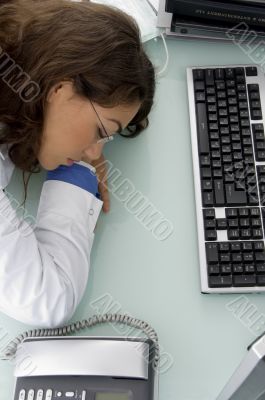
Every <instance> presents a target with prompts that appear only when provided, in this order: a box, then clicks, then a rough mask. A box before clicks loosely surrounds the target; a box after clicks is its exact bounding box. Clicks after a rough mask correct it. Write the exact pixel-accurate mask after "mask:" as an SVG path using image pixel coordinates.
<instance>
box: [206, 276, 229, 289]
mask: <svg viewBox="0 0 265 400" xmlns="http://www.w3.org/2000/svg"><path fill="white" fill-rule="evenodd" d="M229 286H232V276H231V275H224V276H210V277H209V287H211V288H218V287H220V288H222V287H229Z"/></svg>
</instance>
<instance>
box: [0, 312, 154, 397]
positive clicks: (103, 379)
mask: <svg viewBox="0 0 265 400" xmlns="http://www.w3.org/2000/svg"><path fill="white" fill-rule="evenodd" d="M108 322H111V323H121V324H125V325H129V326H131V327H133V328H137V329H140V330H141V331H142V332H143V333H145V334H146V336H147V337H148V339H144V338H141V337H96V336H74V337H65V335H68V334H72V333H74V332H76V331H79V330H81V329H85V328H90V327H92V326H95V325H97V324H102V323H108ZM0 358H1V359H5V360H10V359H12V360H13V361H14V363H15V372H14V375H15V378H16V384H15V391H14V400H58V399H61V400H67V399H73V400H158V366H159V345H158V337H157V334H156V332H155V331H154V329H153V328H152V327H151V326H150V325H149V324H148V323H146V322H145V321H142V320H139V319H136V318H132V317H130V316H128V315H121V314H104V315H102V316H101V315H94V316H92V317H90V318H88V319H85V320H83V321H79V322H76V323H73V324H71V325H67V326H65V327H62V328H55V329H39V330H36V329H35V330H29V331H27V332H25V333H23V334H22V335H20V336H19V337H17V338H16V339H15V340H13V341H12V342H11V343H10V344H9V345H8V347H7V348H6V350H5V351H4V353H3V354H2V356H1V357H0ZM25 360H27V362H25Z"/></svg>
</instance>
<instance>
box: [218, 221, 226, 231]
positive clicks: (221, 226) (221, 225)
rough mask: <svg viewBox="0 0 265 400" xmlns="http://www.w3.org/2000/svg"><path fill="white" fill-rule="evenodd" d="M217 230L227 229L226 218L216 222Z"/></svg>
mask: <svg viewBox="0 0 265 400" xmlns="http://www.w3.org/2000/svg"><path fill="white" fill-rule="evenodd" d="M216 228H217V230H224V229H227V222H226V218H218V219H217V220H216Z"/></svg>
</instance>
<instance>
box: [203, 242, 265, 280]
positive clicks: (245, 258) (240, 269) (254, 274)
mask: <svg viewBox="0 0 265 400" xmlns="http://www.w3.org/2000/svg"><path fill="white" fill-rule="evenodd" d="M205 248H206V259H207V267H208V283H209V287H211V288H222V287H223V288H224V287H231V286H233V287H248V286H265V249H264V242H263V241H240V242H239V241H237V242H219V243H205Z"/></svg>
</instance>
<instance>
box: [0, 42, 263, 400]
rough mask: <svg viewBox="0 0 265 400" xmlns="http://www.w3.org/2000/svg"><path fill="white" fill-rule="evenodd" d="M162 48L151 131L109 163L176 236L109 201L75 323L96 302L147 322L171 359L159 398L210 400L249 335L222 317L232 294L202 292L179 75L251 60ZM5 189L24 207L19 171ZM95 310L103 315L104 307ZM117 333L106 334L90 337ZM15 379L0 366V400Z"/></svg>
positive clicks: (119, 147) (36, 181)
mask: <svg viewBox="0 0 265 400" xmlns="http://www.w3.org/2000/svg"><path fill="white" fill-rule="evenodd" d="M167 43H168V48H169V55H170V62H169V68H168V71H167V73H166V75H165V76H164V77H163V78H161V79H159V81H158V84H157V92H156V98H155V105H154V108H153V111H152V114H151V116H150V126H149V128H148V130H147V131H146V132H145V133H143V134H142V135H140V136H139V137H138V138H136V139H134V140H128V139H124V138H118V139H116V140H115V142H113V143H110V144H109V145H107V146H109V147H107V146H106V151H105V155H106V157H107V158H108V159H109V160H110V161H111V162H112V163H113V165H114V166H115V167H116V168H117V169H119V170H120V171H121V173H122V177H123V178H124V179H125V178H127V179H129V180H130V181H131V182H132V183H133V184H134V186H135V190H137V191H139V192H141V193H142V194H143V195H144V196H146V197H147V199H148V200H149V201H150V203H152V204H153V205H154V206H155V207H156V208H157V210H159V211H160V212H161V213H162V214H163V215H164V216H165V218H168V219H169V220H170V221H171V222H172V224H173V226H174V231H173V233H172V234H171V235H170V236H169V237H168V238H167V239H166V240H162V241H159V240H157V239H156V238H155V237H154V236H153V235H152V234H151V232H150V231H149V230H147V229H146V227H144V226H143V225H142V224H141V223H140V222H139V221H138V220H137V219H136V218H135V216H134V215H133V214H131V213H129V212H128V211H127V210H126V208H125V207H124V204H123V203H122V202H121V201H120V200H119V199H118V198H117V196H115V195H114V194H112V204H111V212H110V213H109V214H108V215H101V217H100V219H99V221H98V224H97V227H96V237H95V242H94V247H93V251H92V255H91V271H90V277H89V282H88V286H87V290H86V294H85V296H84V298H83V300H82V302H81V305H80V306H79V307H78V310H77V311H76V313H75V315H74V318H73V320H79V319H82V318H84V317H85V316H87V315H90V314H93V313H94V311H95V304H97V305H98V306H99V305H100V303H99V301H98V299H99V298H101V297H102V296H103V297H104V296H105V299H111V302H110V303H109V305H110V308H111V310H110V311H118V310H120V311H121V312H128V313H130V314H132V315H134V316H136V317H138V318H143V319H146V320H147V321H149V322H150V324H151V325H153V326H154V328H156V330H157V332H158V334H159V338H160V344H161V346H162V348H163V351H164V352H167V353H169V354H170V355H171V356H172V358H173V359H174V364H173V366H171V367H170V368H169V369H168V370H167V371H165V372H163V373H162V374H161V376H160V400H214V399H215V398H216V396H217V394H218V393H219V392H220V390H221V389H222V387H223V386H224V384H225V383H226V382H227V380H228V378H229V377H230V376H231V374H232V373H233V371H234V369H235V368H236V367H237V365H238V364H239V362H240V361H241V359H242V357H243V356H244V355H245V353H246V347H247V345H248V344H249V343H250V342H251V341H252V340H253V339H254V337H255V335H254V334H253V332H252V331H251V329H249V328H248V324H247V322H246V321H245V322H244V321H243V320H242V319H240V318H236V317H235V316H234V314H233V313H232V312H230V311H229V310H228V309H227V304H228V303H229V302H231V301H232V300H235V299H236V298H238V297H239V296H238V295H205V294H204V295H203V294H201V293H200V285H199V261H198V248H197V237H196V234H197V233H196V223H195V204H194V190H193V177H192V159H191V145H190V131H189V113H188V105H187V89H186V75H185V74H186V67H187V66H192V65H206V64H216V65H218V64H220V65H222V64H229V63H249V60H248V58H247V56H246V55H244V54H243V53H242V52H241V50H240V49H239V48H237V47H236V46H235V45H233V44H231V43H230V44H225V43H207V42H203V41H183V40H177V39H174V40H173V39H171V40H167ZM146 49H147V52H148V54H149V55H150V57H151V59H152V60H153V62H154V63H155V65H157V66H162V64H163V62H164V57H165V53H164V48H163V45H162V41H161V40H160V39H159V40H157V41H155V40H152V41H151V42H149V43H147V44H146ZM43 179H44V175H43V174H41V175H36V176H34V177H33V178H32V180H31V182H30V186H29V197H28V201H27V205H26V208H27V210H29V212H31V213H32V214H33V215H35V213H36V208H37V203H38V198H39V193H40V190H41V186H42V181H43ZM8 190H9V191H10V192H11V193H13V194H14V195H15V196H17V198H18V199H20V200H22V195H19V193H21V190H22V180H21V176H20V173H19V172H18V171H16V173H15V175H14V176H13V179H12V182H11V183H10V185H9V187H8ZM20 200H19V201H20ZM245 297H246V298H247V299H248V300H249V302H250V303H251V304H253V306H255V307H256V313H257V314H258V315H262V314H263V313H264V309H265V300H264V296H263V295H258V294H255V295H254V294H251V295H247V296H245ZM93 302H94V303H93ZM112 306H113V307H112ZM100 307H101V308H100V310H101V311H106V304H105V306H104V305H103V304H101V306H100ZM107 308H108V307H107ZM0 327H1V331H0V337H3V335H4V333H5V334H6V335H8V336H9V337H10V338H13V337H14V336H16V335H17V334H18V333H20V332H21V331H24V330H26V329H28V327H27V326H25V325H23V324H21V323H18V322H16V321H13V320H12V319H10V318H8V317H6V316H4V315H0ZM115 333H116V332H115V331H114V329H113V328H112V327H110V326H105V327H98V328H94V329H93V330H92V331H91V332H88V331H86V334H93V335H95V334H107V335H108V334H115ZM119 333H122V331H120V330H119ZM1 343H2V342H1ZM12 371H13V367H12V365H10V364H9V363H4V362H0V388H1V389H0V400H10V399H11V398H12V388H13V378H12Z"/></svg>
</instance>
